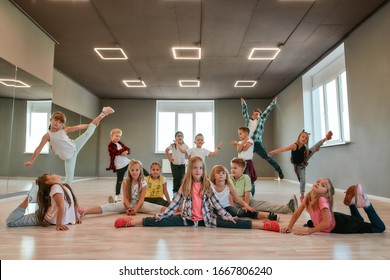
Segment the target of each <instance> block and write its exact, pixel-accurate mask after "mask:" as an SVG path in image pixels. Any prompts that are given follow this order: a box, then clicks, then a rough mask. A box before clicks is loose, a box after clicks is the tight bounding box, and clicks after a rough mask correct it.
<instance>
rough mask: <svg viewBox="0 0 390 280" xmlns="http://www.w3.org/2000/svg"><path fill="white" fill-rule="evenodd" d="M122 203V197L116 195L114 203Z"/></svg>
mask: <svg viewBox="0 0 390 280" xmlns="http://www.w3.org/2000/svg"><path fill="white" fill-rule="evenodd" d="M118 201H122V195H120V194H118V195H116V196H115V202H118Z"/></svg>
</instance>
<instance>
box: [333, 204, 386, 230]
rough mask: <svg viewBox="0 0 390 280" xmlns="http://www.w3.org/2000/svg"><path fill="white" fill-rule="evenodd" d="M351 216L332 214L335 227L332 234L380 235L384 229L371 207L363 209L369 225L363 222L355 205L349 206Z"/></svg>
mask: <svg viewBox="0 0 390 280" xmlns="http://www.w3.org/2000/svg"><path fill="white" fill-rule="evenodd" d="M349 209H350V211H351V215H346V214H343V213H338V212H334V218H335V222H336V225H335V227H334V229H333V230H332V231H331V232H332V233H380V232H384V231H385V229H386V226H385V224H384V223H383V222H382V220H381V219H380V218H379V216H378V214H377V213H376V211H375V209H374V207H373V206H372V205H370V206H368V207H364V208H363V209H364V211H365V212H366V213H367V217H368V219H369V220H370V222H371V223H367V222H365V221H364V219H363V217H362V216H361V215H360V213H359V210H358V209H357V208H356V206H355V204H352V205H350V206H349Z"/></svg>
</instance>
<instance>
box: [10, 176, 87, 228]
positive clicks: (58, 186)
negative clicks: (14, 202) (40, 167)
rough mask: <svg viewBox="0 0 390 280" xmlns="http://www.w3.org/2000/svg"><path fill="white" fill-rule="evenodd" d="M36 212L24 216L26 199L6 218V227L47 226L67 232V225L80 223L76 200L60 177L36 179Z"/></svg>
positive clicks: (26, 204) (26, 205)
mask: <svg viewBox="0 0 390 280" xmlns="http://www.w3.org/2000/svg"><path fill="white" fill-rule="evenodd" d="M36 184H37V186H38V187H37V189H38V192H37V203H38V206H39V208H38V210H37V211H36V212H35V213H30V214H26V209H27V207H28V203H29V202H28V197H26V198H25V199H24V200H23V202H22V203H21V204H20V205H19V206H18V207H17V208H16V209H15V210H14V211H13V212H12V213H11V214H10V215H9V216H8V218H7V221H6V223H7V226H9V227H22V226H37V225H40V226H49V225H55V226H56V230H60V231H65V230H68V226H67V225H68V224H73V225H74V224H76V223H81V221H80V219H79V218H80V215H79V214H78V212H77V199H76V197H75V195H74V193H73V191H72V189H71V187H70V186H69V185H68V184H62V183H61V176H60V175H56V174H51V175H49V174H44V175H42V176H40V177H38V178H37V179H36Z"/></svg>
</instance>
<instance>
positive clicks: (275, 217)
mask: <svg viewBox="0 0 390 280" xmlns="http://www.w3.org/2000/svg"><path fill="white" fill-rule="evenodd" d="M267 219H268V220H271V221H278V220H279V217H278V215H276V214H275V213H273V212H270V213H268V216H267Z"/></svg>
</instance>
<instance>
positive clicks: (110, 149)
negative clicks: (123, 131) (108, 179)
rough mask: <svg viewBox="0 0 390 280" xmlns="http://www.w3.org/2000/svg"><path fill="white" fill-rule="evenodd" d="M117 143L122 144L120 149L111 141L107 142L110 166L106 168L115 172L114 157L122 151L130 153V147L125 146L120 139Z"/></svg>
mask: <svg viewBox="0 0 390 280" xmlns="http://www.w3.org/2000/svg"><path fill="white" fill-rule="evenodd" d="M118 144H120V145H121V146H122V149H120V150H118V146H117V145H116V144H115V143H114V142H112V141H111V142H110V143H109V144H108V153H109V154H110V167H108V170H112V171H113V172H116V168H115V157H116V156H120V155H121V154H122V153H123V152H124V151H129V153H128V154H130V148H128V147H126V145H125V144H123V143H122V142H121V141H118Z"/></svg>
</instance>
